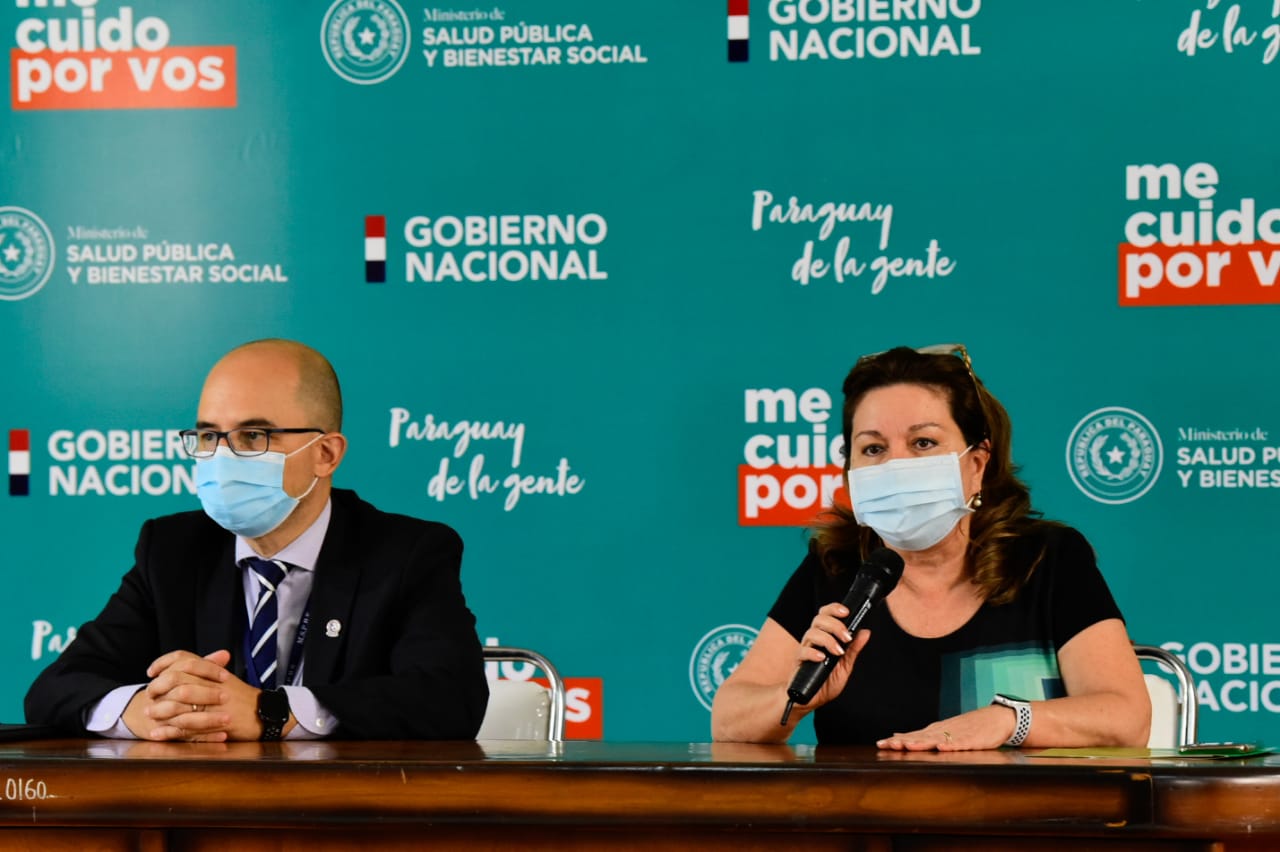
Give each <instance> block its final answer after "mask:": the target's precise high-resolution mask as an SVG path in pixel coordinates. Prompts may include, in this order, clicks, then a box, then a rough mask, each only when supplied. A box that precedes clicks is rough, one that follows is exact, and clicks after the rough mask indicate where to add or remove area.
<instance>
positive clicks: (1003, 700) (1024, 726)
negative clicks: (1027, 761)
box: [991, 693, 1031, 746]
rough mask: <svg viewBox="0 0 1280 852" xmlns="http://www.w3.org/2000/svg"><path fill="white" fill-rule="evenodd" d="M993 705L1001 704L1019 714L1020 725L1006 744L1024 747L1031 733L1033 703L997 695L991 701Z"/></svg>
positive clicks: (1015, 728)
mask: <svg viewBox="0 0 1280 852" xmlns="http://www.w3.org/2000/svg"><path fill="white" fill-rule="evenodd" d="M991 703H992V704H999V705H1000V706H1001V707H1008V708H1009V709H1010V710H1012V711H1013V712H1014V713H1017V714H1018V724H1017V725H1015V726H1014V728H1013V734H1012V735H1011V736H1010V737H1009V739H1007V740H1005V741H1004V744H1005V745H1007V746H1020V745H1022V741H1023V740H1025V739H1026V738H1027V734H1029V733H1031V702H1030V701H1023V700H1022V699H1021V698H1017V697H1016V696H1013V695H1000V694H999V693H997V694H996V696H995V697H994V698H992V699H991Z"/></svg>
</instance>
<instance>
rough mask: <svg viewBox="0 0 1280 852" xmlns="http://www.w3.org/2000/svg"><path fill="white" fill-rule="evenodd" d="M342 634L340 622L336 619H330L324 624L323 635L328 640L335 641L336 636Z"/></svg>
mask: <svg viewBox="0 0 1280 852" xmlns="http://www.w3.org/2000/svg"><path fill="white" fill-rule="evenodd" d="M341 632H342V622H341V621H339V620H338V619H336V618H331V619H329V620H328V621H326V622H325V625H324V635H325V636H328V637H329V638H330V639H336V638H337V636H338V634H339V633H341Z"/></svg>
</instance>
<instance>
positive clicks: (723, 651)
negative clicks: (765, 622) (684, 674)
mask: <svg viewBox="0 0 1280 852" xmlns="http://www.w3.org/2000/svg"><path fill="white" fill-rule="evenodd" d="M754 641H756V630H755V629H754V628H751V627H747V626H746V625H745V624H722V625H720V626H719V627H717V628H716V629H715V630H712V631H711V632H710V633H708V634H707V635H706V636H703V637H702V638H701V639H699V640H698V644H697V645H695V646H694V648H693V656H692V657H690V658H689V684H690V686H692V687H693V694H694V695H696V696H698V700H699V701H701V702H702V706H703V707H706V708H707V709H708V710H710V709H711V699H713V698H715V697H716V690H717V689H719V688H720V684H722V683H724V681H725V678H727V677H728V676H729V675H731V674H732V673H733V670H734V669H736V668H737V667H738V663H740V662H742V658H743V657H744V656H746V654H747V649H748V648H750V647H751V643H752V642H754Z"/></svg>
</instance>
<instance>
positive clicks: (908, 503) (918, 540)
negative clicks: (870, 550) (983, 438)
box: [849, 447, 973, 550]
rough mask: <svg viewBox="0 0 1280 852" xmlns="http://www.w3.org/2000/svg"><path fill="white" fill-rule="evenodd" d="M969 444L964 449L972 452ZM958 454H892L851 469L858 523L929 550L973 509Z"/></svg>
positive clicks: (902, 544)
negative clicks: (914, 456) (895, 457)
mask: <svg viewBox="0 0 1280 852" xmlns="http://www.w3.org/2000/svg"><path fill="white" fill-rule="evenodd" d="M969 449H972V447H970V448H968V449H966V450H965V451H964V453H967V452H969ZM964 453H960V454H959V455H957V454H956V453H946V454H944V455H936V456H921V457H919V458H906V459H890V460H889V461H887V462H884V463H882V464H875V465H868V466H866V467H855V468H851V469H850V470H849V495H850V498H851V502H852V503H853V515H854V518H855V519H856V520H857V521H858V523H860V524H862V525H863V526H866V527H871V529H873V530H875V531H876V534H877V535H879V536H880V538H882V539H884V542H885V543H886V544H888V545H889V546H890V547H896V548H898V549H900V550H927V549H928V548H930V547H933V546H934V545H935V544H937V543H938V542H940V541H942V540H943V539H944V538H946V537H947V534H948V533H950V532H951V531H952V530H953V529H955V526H956V524H958V523H959V522H960V519H961V518H963V517H964V516H965V515H968V514H970V513H972V512H973V509H971V508H969V506H968V501H967V500H966V498H965V495H964V480H963V477H962V476H961V474H960V456H962V455H964Z"/></svg>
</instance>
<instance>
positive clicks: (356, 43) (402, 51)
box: [320, 0, 409, 86]
mask: <svg viewBox="0 0 1280 852" xmlns="http://www.w3.org/2000/svg"><path fill="white" fill-rule="evenodd" d="M408 36H409V19H408V18H407V17H405V14H404V10H403V9H401V8H400V6H399V4H397V3H396V2H395V0H338V1H337V2H336V3H334V4H333V5H332V6H330V7H329V11H328V12H327V13H325V16H324V23H322V24H321V25H320V49H321V51H323V52H324V58H325V60H326V61H328V63H329V67H330V68H332V69H333V70H334V72H335V73H336V74H337V75H338V76H339V77H342V78H343V79H344V80H350V81H351V82H352V83H359V84H360V85H362V86H369V85H372V84H374V83H381V82H382V81H383V80H385V79H387V78H388V77H390V76H391V75H392V74H394V73H396V72H397V71H399V70H400V66H401V65H403V64H404V60H405V58H406V57H408V55H409V39H408Z"/></svg>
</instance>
